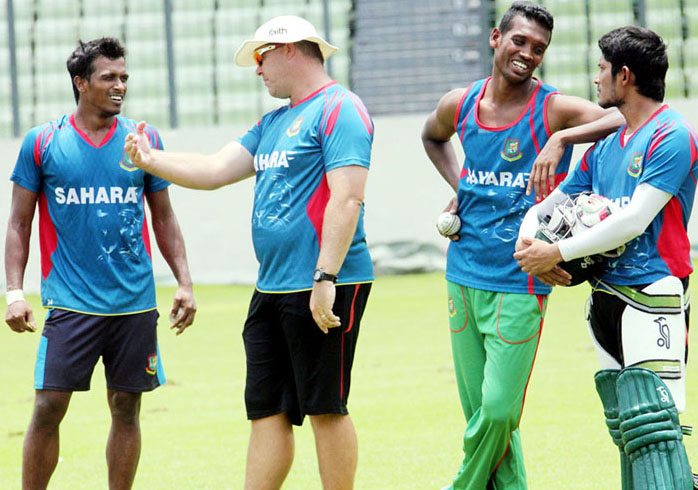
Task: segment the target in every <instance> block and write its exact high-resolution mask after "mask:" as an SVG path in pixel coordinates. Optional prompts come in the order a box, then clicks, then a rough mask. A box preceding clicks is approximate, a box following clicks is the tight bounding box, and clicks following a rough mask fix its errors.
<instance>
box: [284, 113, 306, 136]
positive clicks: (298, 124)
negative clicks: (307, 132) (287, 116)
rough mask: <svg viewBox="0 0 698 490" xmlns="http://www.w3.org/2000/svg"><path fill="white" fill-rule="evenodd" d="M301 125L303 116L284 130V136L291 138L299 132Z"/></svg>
mask: <svg viewBox="0 0 698 490" xmlns="http://www.w3.org/2000/svg"><path fill="white" fill-rule="evenodd" d="M301 124H303V116H298V117H297V118H296V120H295V121H293V124H291V125H290V126H289V127H288V129H287V130H286V136H288V137H289V138H292V137H293V136H295V135H297V134H298V133H300V132H301Z"/></svg>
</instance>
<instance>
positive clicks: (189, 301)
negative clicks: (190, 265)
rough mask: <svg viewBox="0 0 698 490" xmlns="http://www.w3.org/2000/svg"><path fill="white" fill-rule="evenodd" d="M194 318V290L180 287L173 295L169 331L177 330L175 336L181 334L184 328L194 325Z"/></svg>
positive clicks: (189, 287) (188, 287)
mask: <svg viewBox="0 0 698 490" xmlns="http://www.w3.org/2000/svg"><path fill="white" fill-rule="evenodd" d="M195 316H196V301H195V300H194V290H193V289H192V287H191V286H180V287H179V288H178V289H177V291H176V292H175V295H174V300H173V301H172V309H171V310H170V321H171V322H172V326H171V327H170V329H175V328H176V329H177V333H176V335H179V334H181V333H182V332H184V330H186V328H187V327H188V326H189V325H191V324H192V323H194V317H195Z"/></svg>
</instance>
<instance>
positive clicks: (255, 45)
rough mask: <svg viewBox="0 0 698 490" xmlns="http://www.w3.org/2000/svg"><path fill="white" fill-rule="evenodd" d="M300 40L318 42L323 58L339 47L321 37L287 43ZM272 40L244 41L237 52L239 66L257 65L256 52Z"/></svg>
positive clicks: (236, 59)
mask: <svg viewBox="0 0 698 490" xmlns="http://www.w3.org/2000/svg"><path fill="white" fill-rule="evenodd" d="M298 41H311V42H314V43H316V44H317V45H318V46H319V47H320V52H321V53H322V58H323V59H324V60H326V59H327V58H329V57H330V56H332V55H333V54H334V53H336V52H337V50H338V49H339V48H338V47H337V46H333V45H332V44H330V43H328V42H327V41H325V40H324V39H322V38H319V37H309V38H306V39H297V40H295V41H287V43H293V42H298ZM272 42H274V41H260V40H256V39H248V40H247V41H244V42H243V43H242V45H241V46H240V47H239V48H238V50H237V52H236V53H235V64H237V65H238V66H257V62H256V61H255V59H254V52H255V51H257V50H258V49H259V48H261V47H262V46H264V45H265V44H269V43H272ZM276 42H278V41H276ZM287 43H285V44H287Z"/></svg>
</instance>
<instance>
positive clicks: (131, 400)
mask: <svg viewBox="0 0 698 490" xmlns="http://www.w3.org/2000/svg"><path fill="white" fill-rule="evenodd" d="M109 410H110V411H111V417H112V420H114V421H116V422H120V423H123V424H131V425H134V424H138V417H139V415H140V411H141V395H140V393H123V392H115V393H111V394H110V395H109Z"/></svg>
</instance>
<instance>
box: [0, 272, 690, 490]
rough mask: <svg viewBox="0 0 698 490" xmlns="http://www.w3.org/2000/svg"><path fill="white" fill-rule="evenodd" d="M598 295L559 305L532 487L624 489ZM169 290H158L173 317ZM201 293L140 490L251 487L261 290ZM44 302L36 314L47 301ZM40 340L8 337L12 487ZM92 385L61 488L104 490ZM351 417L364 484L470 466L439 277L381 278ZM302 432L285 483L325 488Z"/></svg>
mask: <svg viewBox="0 0 698 490" xmlns="http://www.w3.org/2000/svg"><path fill="white" fill-rule="evenodd" d="M694 283H695V281H694ZM586 293H587V291H586V287H585V286H579V287H576V288H570V289H559V290H557V291H556V292H554V293H553V296H552V297H551V301H550V306H549V309H548V316H547V318H546V322H545V327H544V330H543V338H542V341H541V344H540V350H539V353H538V357H537V361H536V368H535V370H534V373H533V377H532V380H531V383H530V387H529V390H528V394H527V399H526V409H525V411H524V417H523V420H522V428H521V432H522V438H523V444H524V448H525V457H526V464H527V470H528V478H529V488H530V489H532V490H538V489H549V488H566V489H580V490H581V489H584V490H588V489H599V488H619V485H618V484H617V482H618V469H617V458H618V456H617V450H616V448H615V446H612V444H611V442H610V438H609V437H608V435H607V433H606V429H605V425H604V422H603V417H602V414H601V405H600V403H599V401H598V399H597V396H596V393H595V391H594V386H593V380H592V376H593V374H594V372H595V371H596V368H597V364H596V357H595V354H594V352H593V350H592V347H591V345H590V341H589V338H588V334H587V332H586V327H585V325H584V322H583V319H582V309H583V302H584V299H585V296H586ZM171 294H172V290H171V289H159V290H158V295H159V304H160V305H161V306H162V309H161V311H162V312H163V313H164V312H165V311H166V309H167V308H166V307H167V305H168V304H169V301H170V297H171ZM196 294H197V300H198V304H199V314H198V317H197V322H196V325H195V326H193V327H191V328H190V329H189V330H188V331H187V332H186V333H185V334H184V335H182V336H180V337H175V336H174V335H173V334H172V333H171V332H170V331H169V330H168V329H167V328H166V325H165V323H164V322H163V323H162V324H161V328H160V346H161V351H162V356H163V360H164V363H165V370H166V373H167V376H168V384H167V385H166V386H164V387H163V388H160V389H158V390H156V391H154V392H153V393H151V394H147V395H145V396H144V399H143V408H142V431H143V452H142V456H141V461H140V468H139V471H138V475H137V477H136V484H135V486H134V488H135V489H139V490H195V489H196V490H198V489H202V490H203V489H211V490H225V489H241V488H242V482H243V478H244V462H245V452H246V445H247V437H248V432H249V423H248V422H247V420H246V418H245V411H244V405H243V387H244V371H245V364H244V353H243V348H242V339H241V330H242V323H243V321H244V318H245V315H246V311H247V305H248V301H249V297H250V295H251V294H252V288H251V287H243V286H202V287H198V288H197V289H196ZM693 294H694V297H698V296H696V292H695V291H694V293H693ZM32 302H33V304H34V305H35V308H36V310H37V311H38V310H39V308H40V307H39V305H38V298H32ZM40 314H41V313H40ZM163 317H165V315H164V314H163ZM37 342H38V333H37V334H22V335H17V334H14V333H12V332H10V331H9V329H5V330H0V359H2V363H3V364H2V369H1V370H0V386H1V387H2V395H3V396H2V397H1V398H0V489H2V490H9V489H17V488H19V487H20V483H19V482H20V464H21V446H22V440H23V435H24V431H25V429H26V426H27V423H28V421H29V417H30V415H31V409H32V400H33V390H32V388H31V386H32V381H33V363H34V356H35V350H36V346H37ZM696 366H697V364H696V362H694V363H693V364H692V365H691V364H689V373H688V385H689V387H693V388H694V389H692V390H691V389H690V388H689V396H688V410H687V412H686V413H685V414H684V416H683V417H682V422H683V423H684V424H692V423H696V417H697V415H698V390H696V389H695V379H696V369H698V368H697V367H696ZM92 384H93V387H92V391H90V392H88V393H78V394H76V395H74V397H73V401H72V405H71V409H70V410H69V412H68V415H67V416H66V419H65V421H64V422H63V425H62V432H61V438H62V443H61V457H62V460H61V462H60V464H59V465H58V468H57V470H56V473H55V474H54V477H53V480H52V484H51V487H50V488H51V489H52V490H95V489H104V488H106V467H105V463H104V445H105V441H106V435H107V430H108V423H109V422H108V414H107V407H106V399H105V389H104V381H103V374H102V370H101V366H98V368H97V370H96V372H95V375H94V377H93V383H92ZM350 411H351V413H352V416H353V419H354V423H355V425H356V428H357V431H358V435H359V444H360V457H359V469H358V476H357V485H356V487H357V489H359V490H379V489H381V490H382V489H391V490H402V489H420V490H422V489H439V488H441V487H442V486H443V485H445V484H447V483H448V482H449V481H450V478H451V477H452V476H453V475H454V473H455V471H456V469H457V468H458V465H459V464H460V460H461V452H460V447H461V436H462V432H463V429H464V427H465V422H464V420H463V417H462V415H461V410H460V406H459V403H458V395H457V393H456V385H455V380H454V376H453V369H452V364H451V354H450V346H449V338H448V328H447V310H446V300H445V285H444V281H443V277H442V276H441V275H439V274H434V275H419V276H391V277H380V278H379V279H378V280H377V281H376V283H375V285H374V289H373V291H372V296H371V299H370V301H369V306H368V308H367V312H366V315H365V317H364V322H363V324H362V332H361V338H360V342H359V349H358V353H357V358H356V361H355V367H354V375H353V383H352V395H351V398H350ZM296 434H297V444H296V458H295V463H294V467H293V469H292V471H291V474H290V476H289V478H288V480H287V483H286V485H285V487H284V488H285V489H289V490H313V489H319V488H320V482H319V477H318V474H317V468H316V462H315V453H314V446H313V440H312V433H311V430H310V427H309V425H308V424H306V425H305V426H304V427H302V428H301V429H300V430H297V431H296ZM686 445H687V448H688V452H689V458H690V459H692V460H693V461H698V440H696V439H695V438H687V439H686Z"/></svg>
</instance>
